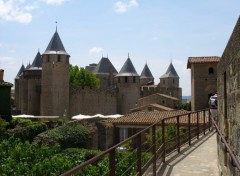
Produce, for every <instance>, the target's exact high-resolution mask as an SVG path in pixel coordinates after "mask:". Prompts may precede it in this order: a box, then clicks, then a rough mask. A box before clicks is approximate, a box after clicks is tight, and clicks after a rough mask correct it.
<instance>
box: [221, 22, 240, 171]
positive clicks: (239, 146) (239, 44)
mask: <svg viewBox="0 0 240 176" xmlns="http://www.w3.org/2000/svg"><path fill="white" fill-rule="evenodd" d="M239 68H240V18H239V20H238V22H237V24H236V26H235V28H234V31H233V33H232V35H231V37H230V39H229V42H228V44H227V46H226V48H225V51H224V53H223V55H222V57H221V59H220V62H219V64H218V82H217V88H218V118H219V127H220V129H221V131H222V133H223V135H224V136H225V137H226V139H227V141H228V143H229V145H230V147H231V148H232V149H233V151H234V154H235V155H237V157H238V160H239V158H240V71H239ZM218 155H219V163H220V166H221V167H220V168H221V170H222V173H223V175H239V172H237V171H236V168H234V167H233V166H232V164H231V161H230V157H229V154H228V153H227V152H226V151H225V149H224V147H223V146H222V144H221V142H220V141H218Z"/></svg>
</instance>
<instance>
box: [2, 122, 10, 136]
mask: <svg viewBox="0 0 240 176" xmlns="http://www.w3.org/2000/svg"><path fill="white" fill-rule="evenodd" d="M8 125H9V123H8V122H6V121H5V120H4V119H2V118H0V137H1V136H2V135H3V133H4V132H5V131H6V127H7V126H8Z"/></svg>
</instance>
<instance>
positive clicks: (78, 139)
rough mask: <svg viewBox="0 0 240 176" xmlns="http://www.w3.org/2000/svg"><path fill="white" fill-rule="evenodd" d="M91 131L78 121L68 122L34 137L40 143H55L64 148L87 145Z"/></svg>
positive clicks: (50, 144)
mask: <svg viewBox="0 0 240 176" xmlns="http://www.w3.org/2000/svg"><path fill="white" fill-rule="evenodd" d="M88 137H89V131H88V129H87V128H85V127H84V126H83V125H81V124H78V123H72V124H66V125H63V126H60V127H57V128H54V129H51V130H47V131H45V132H44V133H41V134H39V135H38V136H36V138H35V139H34V141H35V142H37V143H38V144H45V145H49V146H52V145H55V144H59V145H60V146H61V148H62V149H65V148H70V147H85V145H86V143H87V139H88Z"/></svg>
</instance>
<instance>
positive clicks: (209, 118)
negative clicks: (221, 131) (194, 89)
mask: <svg viewBox="0 0 240 176" xmlns="http://www.w3.org/2000/svg"><path fill="white" fill-rule="evenodd" d="M211 124H212V121H211V113H210V109H208V130H209V131H211Z"/></svg>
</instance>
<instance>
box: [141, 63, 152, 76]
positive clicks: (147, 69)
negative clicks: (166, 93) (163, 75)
mask: <svg viewBox="0 0 240 176" xmlns="http://www.w3.org/2000/svg"><path fill="white" fill-rule="evenodd" d="M141 78H152V79H154V77H153V75H152V73H151V71H150V69H149V68H148V65H147V64H145V66H144V68H143V71H142V73H141V76H140V79H141Z"/></svg>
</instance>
